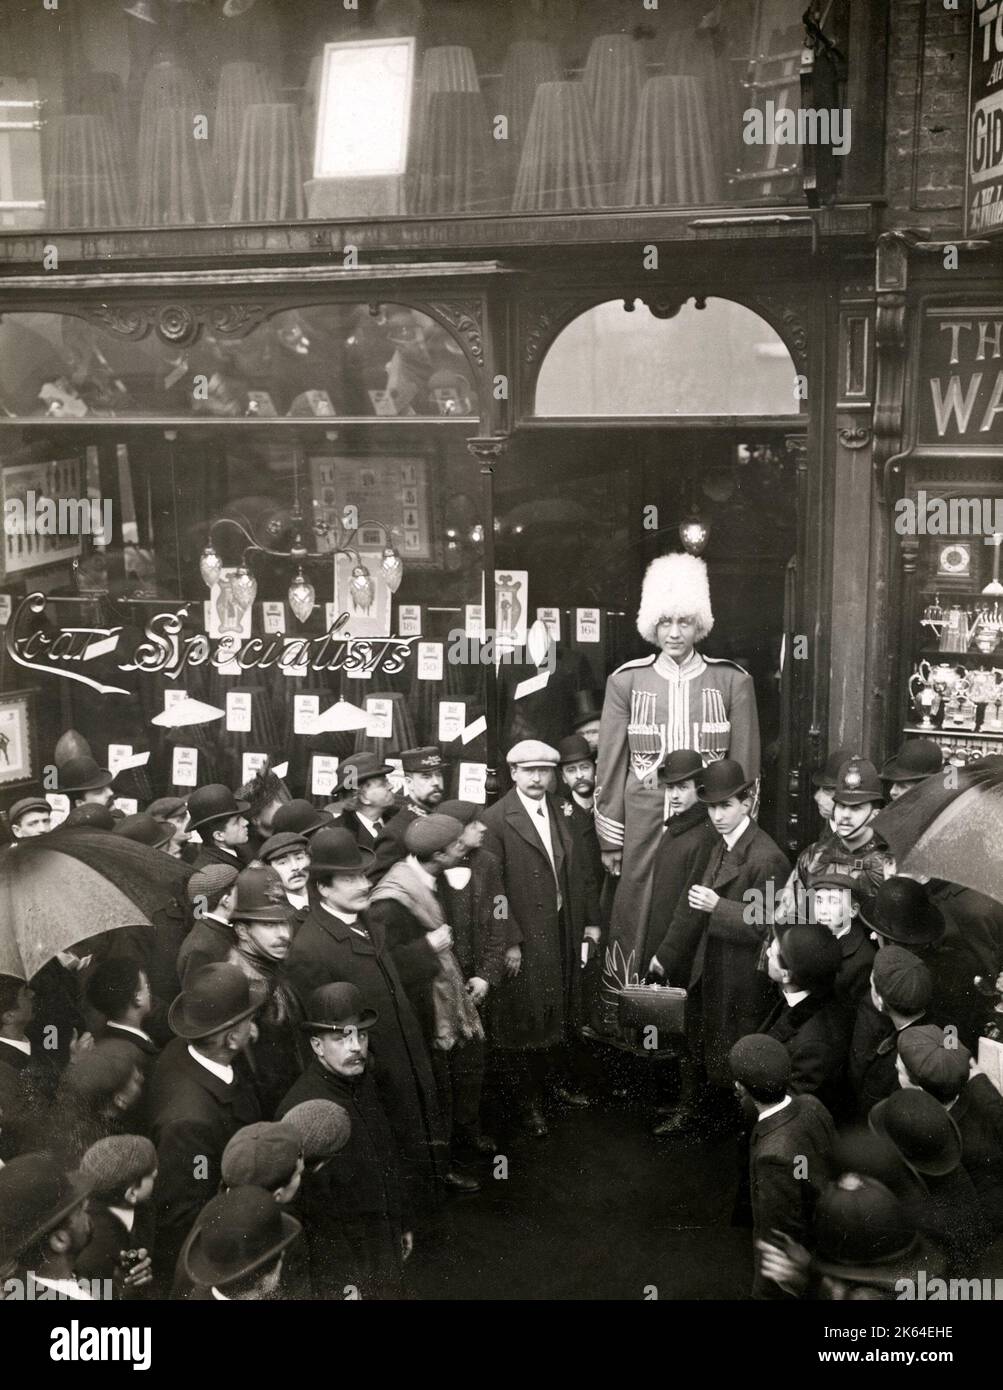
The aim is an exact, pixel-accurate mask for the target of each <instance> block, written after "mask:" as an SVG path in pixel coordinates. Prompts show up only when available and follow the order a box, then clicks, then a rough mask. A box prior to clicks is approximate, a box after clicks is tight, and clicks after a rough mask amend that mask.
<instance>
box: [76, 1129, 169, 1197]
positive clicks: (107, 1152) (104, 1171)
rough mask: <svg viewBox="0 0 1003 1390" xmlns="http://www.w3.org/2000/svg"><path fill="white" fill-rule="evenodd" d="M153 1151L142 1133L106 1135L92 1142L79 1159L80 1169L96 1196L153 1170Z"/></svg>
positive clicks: (129, 1182)
mask: <svg viewBox="0 0 1003 1390" xmlns="http://www.w3.org/2000/svg"><path fill="white" fill-rule="evenodd" d="M156 1167H157V1150H156V1149H155V1148H154V1146H153V1143H152V1141H151V1140H149V1139H147V1138H146V1136H145V1135H143V1134H109V1135H108V1137H107V1138H106V1139H99V1140H98V1141H97V1143H96V1144H92V1145H91V1146H90V1148H89V1149H88V1150H87V1152H86V1153H85V1154H84V1156H83V1158H82V1159H81V1160H80V1171H81V1172H82V1173H86V1175H87V1176H88V1177H89V1178H90V1180H91V1182H92V1183H93V1184H94V1187H93V1191H94V1192H95V1193H96V1194H97V1195H98V1196H99V1197H100V1196H104V1195H113V1194H116V1193H119V1192H121V1191H123V1189H124V1188H126V1187H131V1186H132V1185H133V1183H137V1182H141V1181H142V1180H143V1178H145V1177H148V1176H149V1174H150V1173H153V1172H155V1171H156Z"/></svg>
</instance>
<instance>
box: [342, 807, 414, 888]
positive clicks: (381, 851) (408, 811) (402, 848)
mask: <svg viewBox="0 0 1003 1390" xmlns="http://www.w3.org/2000/svg"><path fill="white" fill-rule="evenodd" d="M417 819H418V812H417V811H416V810H414V809H413V807H412V806H410V805H408V804H405V805H404V806H402V807H401V808H400V810H399V811H398V812H397V814H396V815H394V816H391V817H390V819H389V820H388V821H387V822H386V824H385V825H384V827H383V829H382V830H381V831H380V833H379V836H378V837H377V840H376V845H375V854H376V858H375V859H374V860H373V862H372V863H371V864H370V865H369V867H368V868H367V869H366V874H367V875H368V877H369V880H370V882H371V883H379V881H380V879H381V878H382V877H383V875H384V874H385V873H386V871H387V870H388V869H389V868H390V867H391V866H392V865H394V864H396V863H397V861H398V860H399V859H406V858H407V846H406V845H405V843H404V836H405V834H406V833H407V828H408V826H409V825H411V824H412V822H414V821H416V820H417ZM342 822H344V817H342ZM363 833H365V832H363ZM372 848H373V846H372V845H371V844H370V845H368V846H367V849H372Z"/></svg>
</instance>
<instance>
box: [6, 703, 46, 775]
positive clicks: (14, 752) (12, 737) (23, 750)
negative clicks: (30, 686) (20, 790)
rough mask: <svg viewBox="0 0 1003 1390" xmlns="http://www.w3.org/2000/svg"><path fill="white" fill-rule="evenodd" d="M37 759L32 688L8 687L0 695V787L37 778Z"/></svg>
mask: <svg viewBox="0 0 1003 1390" xmlns="http://www.w3.org/2000/svg"><path fill="white" fill-rule="evenodd" d="M37 763H38V759H37V755H36V751H35V692H34V691H33V690H12V691H7V692H6V693H5V694H3V695H0V787H3V788H7V787H18V786H22V785H23V784H25V783H27V782H34V781H37V779H38V766H37Z"/></svg>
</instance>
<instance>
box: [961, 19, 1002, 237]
mask: <svg viewBox="0 0 1003 1390" xmlns="http://www.w3.org/2000/svg"><path fill="white" fill-rule="evenodd" d="M965 227H966V235H967V236H970V237H983V236H986V235H988V234H989V233H991V232H1001V231H1003V4H1000V3H999V0H975V3H974V4H973V5H972V61H971V75H970V79H969V87H968V168H967V177H966V182H965Z"/></svg>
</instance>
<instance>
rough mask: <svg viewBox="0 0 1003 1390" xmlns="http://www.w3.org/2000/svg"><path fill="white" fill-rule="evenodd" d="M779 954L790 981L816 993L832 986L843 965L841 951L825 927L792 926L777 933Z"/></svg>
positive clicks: (805, 924)
mask: <svg viewBox="0 0 1003 1390" xmlns="http://www.w3.org/2000/svg"><path fill="white" fill-rule="evenodd" d="M779 935H780V954H781V955H782V956H783V960H784V964H785V965H786V967H787V969H788V970H789V971H790V973H791V975H792V977H793V979H794V980H795V982H796V983H797V984H799V985H800V986H801V988H802V989H807V990H819V989H826V988H828V987H830V986H831V985H832V982H833V981H834V980H835V978H836V975H837V973H838V971H839V967H840V966H841V965H842V963H843V949H842V947H841V946H840V944H839V942H838V941H837V940H836V938H835V937H834V936H833V935H832V933H831V932H829V931H827V930H826V928H825V927H820V926H812V925H811V924H809V923H796V924H795V925H794V926H791V927H788V928H787V929H786V930H783V929H781V931H780V934H779Z"/></svg>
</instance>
